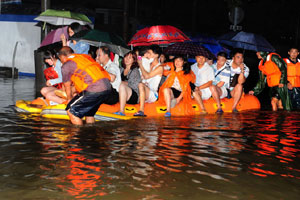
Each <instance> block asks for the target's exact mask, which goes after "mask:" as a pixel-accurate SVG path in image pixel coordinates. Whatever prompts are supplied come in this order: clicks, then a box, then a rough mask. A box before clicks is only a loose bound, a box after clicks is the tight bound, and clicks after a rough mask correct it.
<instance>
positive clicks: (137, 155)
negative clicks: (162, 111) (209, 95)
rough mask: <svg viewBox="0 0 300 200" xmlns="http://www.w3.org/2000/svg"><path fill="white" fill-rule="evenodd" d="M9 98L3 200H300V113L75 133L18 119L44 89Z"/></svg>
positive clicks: (0, 129) (18, 88)
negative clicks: (19, 104) (18, 104)
mask: <svg viewBox="0 0 300 200" xmlns="http://www.w3.org/2000/svg"><path fill="white" fill-rule="evenodd" d="M13 88H14V89H13ZM0 91H1V93H0V199H113V200H115V199H117V200H118V199H125V200H127V199H128V200H132V199H141V200H152V199H153V200H154V199H164V200H169V199H172V200H173V199H175V200H177V199H184V200H188V199H213V200H219V199H251V200H253V199H254V200H255V199H259V200H260V199H262V200H269V199H270V200H271V199H272V200H273V199H276V200H277V199H287V200H293V199H295V200H299V199H300V157H299V151H300V142H299V141H300V134H299V132H300V131H299V129H300V128H299V127H300V113H299V112H278V113H274V112H270V111H251V112H245V113H239V114H224V115H214V114H212V115H201V116H195V117H172V118H170V119H165V118H143V119H135V120H131V121H111V122H98V123H96V124H95V125H94V126H83V127H75V126H72V125H71V124H70V123H69V122H68V121H55V120H47V119H43V118H40V117H39V116H33V115H29V114H20V113H16V112H15V111H14V109H13V104H14V102H15V101H16V100H17V99H25V100H31V99H33V98H35V90H34V79H31V78H23V79H18V80H15V82H14V87H13V86H12V80H11V79H0Z"/></svg>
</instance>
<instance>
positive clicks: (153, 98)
mask: <svg viewBox="0 0 300 200" xmlns="http://www.w3.org/2000/svg"><path fill="white" fill-rule="evenodd" d="M157 98H158V94H157V92H154V91H152V90H150V92H149V97H148V99H146V101H145V102H146V103H153V102H155V101H156V100H157Z"/></svg>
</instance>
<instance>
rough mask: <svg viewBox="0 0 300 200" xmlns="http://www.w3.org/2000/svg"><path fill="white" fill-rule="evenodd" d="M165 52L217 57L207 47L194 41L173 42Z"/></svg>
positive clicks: (210, 57)
mask: <svg viewBox="0 0 300 200" xmlns="http://www.w3.org/2000/svg"><path fill="white" fill-rule="evenodd" d="M164 53H165V54H168V55H188V56H204V57H206V58H209V59H215V58H216V57H215V55H214V54H212V53H211V52H210V51H209V50H207V49H206V48H205V47H203V46H201V45H199V44H195V43H192V42H180V43H175V44H172V45H170V46H168V47H166V48H165V49H164Z"/></svg>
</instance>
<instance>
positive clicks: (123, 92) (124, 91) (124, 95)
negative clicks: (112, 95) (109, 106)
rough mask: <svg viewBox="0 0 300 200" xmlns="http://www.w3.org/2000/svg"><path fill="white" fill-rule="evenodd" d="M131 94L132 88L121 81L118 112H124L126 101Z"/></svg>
mask: <svg viewBox="0 0 300 200" xmlns="http://www.w3.org/2000/svg"><path fill="white" fill-rule="evenodd" d="M131 95H132V90H131V88H130V87H128V86H127V85H126V84H124V83H121V85H120V88H119V101H120V112H122V113H124V110H125V105H126V102H127V101H128V100H129V98H130V97H131Z"/></svg>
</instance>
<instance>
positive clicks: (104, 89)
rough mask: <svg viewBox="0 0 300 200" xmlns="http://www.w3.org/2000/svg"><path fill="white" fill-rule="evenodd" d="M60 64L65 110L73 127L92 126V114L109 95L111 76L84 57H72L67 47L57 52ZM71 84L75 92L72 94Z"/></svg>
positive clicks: (82, 55)
mask: <svg viewBox="0 0 300 200" xmlns="http://www.w3.org/2000/svg"><path fill="white" fill-rule="evenodd" d="M58 56H59V59H60V60H61V62H62V63H63V66H62V76H63V83H64V87H65V91H66V94H67V102H68V105H67V107H66V111H67V113H68V116H69V117H70V120H71V122H72V124H75V125H82V124H83V121H82V118H83V117H85V121H86V123H94V122H95V118H94V115H95V113H96V112H97V110H98V108H99V106H100V105H101V104H102V103H104V102H105V101H106V99H107V97H108V96H109V95H110V93H111V84H110V76H109V74H108V72H107V71H105V70H104V69H103V67H101V66H100V65H99V64H98V63H97V62H96V61H95V60H93V59H92V58H91V57H90V56H89V55H86V54H73V50H72V49H71V48H70V47H63V48H62V49H61V50H60V51H59V52H58ZM72 85H74V87H75V89H76V92H77V93H78V94H77V95H76V96H75V97H73V94H72V87H71V86H72Z"/></svg>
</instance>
